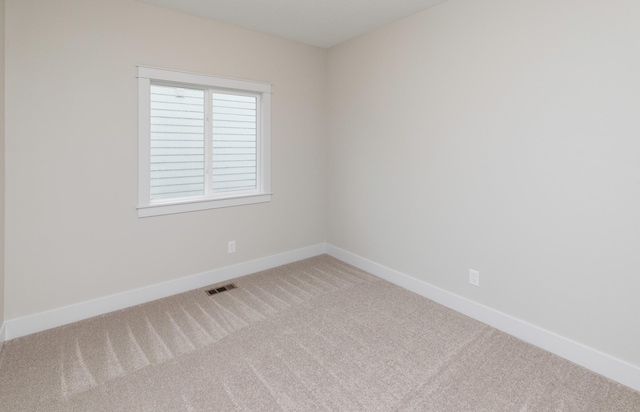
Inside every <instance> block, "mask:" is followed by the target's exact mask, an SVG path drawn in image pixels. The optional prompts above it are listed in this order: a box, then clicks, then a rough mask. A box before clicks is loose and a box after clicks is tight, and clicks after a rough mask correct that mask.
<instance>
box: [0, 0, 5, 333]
mask: <svg viewBox="0 0 640 412" xmlns="http://www.w3.org/2000/svg"><path fill="white" fill-rule="evenodd" d="M4 199H5V196H4V0H0V328H2V324H3V322H4Z"/></svg>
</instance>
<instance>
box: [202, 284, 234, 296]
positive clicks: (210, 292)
mask: <svg viewBox="0 0 640 412" xmlns="http://www.w3.org/2000/svg"><path fill="white" fill-rule="evenodd" d="M236 288H237V286H236V285H234V284H233V283H229V284H228V285H224V286H220V287H219V288H215V289H209V290H208V291H207V295H209V296H211V295H215V294H217V293H222V292H226V291H228V290H231V289H236Z"/></svg>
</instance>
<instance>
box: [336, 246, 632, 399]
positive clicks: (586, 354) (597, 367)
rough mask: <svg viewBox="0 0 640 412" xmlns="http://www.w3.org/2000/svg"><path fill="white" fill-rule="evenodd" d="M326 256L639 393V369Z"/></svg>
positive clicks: (450, 296)
mask: <svg viewBox="0 0 640 412" xmlns="http://www.w3.org/2000/svg"><path fill="white" fill-rule="evenodd" d="M326 253H327V254H329V255H331V256H333V257H335V258H336V259H340V260H342V261H344V262H346V263H349V264H351V265H353V266H355V267H357V268H359V269H362V270H364V271H367V272H369V273H371V274H373V275H376V276H378V277H380V278H382V279H385V280H387V281H389V282H391V283H394V284H396V285H398V286H401V287H403V288H405V289H408V290H410V291H412V292H414V293H417V294H419V295H421V296H424V297H426V298H428V299H431V300H433V301H434V302H437V303H440V304H441V305H444V306H446V307H448V308H451V309H453V310H455V311H457V312H460V313H463V314H465V315H467V316H469V317H471V318H473V319H476V320H478V321H480V322H483V323H486V324H487V325H490V326H493V327H494V328H496V329H499V330H501V331H503V332H506V333H508V334H510V335H512V336H515V337H517V338H519V339H521V340H523V341H525V342H528V343H531V344H532V345H535V346H537V347H539V348H542V349H544V350H547V351H549V352H551V353H554V354H556V355H558V356H560V357H562V358H564V359H567V360H569V361H571V362H573V363H576V364H578V365H580V366H583V367H585V368H587V369H589V370H591V371H593V372H596V373H598V374H600V375H603V376H606V377H607V378H609V379H612V380H614V381H616V382H619V383H621V384H623V385H626V386H628V387H630V388H633V389H635V390H637V391H640V368H639V367H637V366H635V365H632V364H630V363H627V362H625V361H623V360H620V359H617V358H614V357H613V356H610V355H607V354H605V353H602V352H599V351H597V350H595V349H592V348H589V347H587V346H584V345H583V344H580V343H578V342H574V341H572V340H570V339H567V338H565V337H562V336H559V335H556V334H555V333H552V332H549V331H547V330H544V329H542V328H539V327H537V326H534V325H532V324H530V323H527V322H525V321H523V320H520V319H516V318H514V317H512V316H509V315H507V314H504V313H502V312H499V311H497V310H494V309H491V308H489V307H487V306H484V305H481V304H479V303H476V302H474V301H471V300H469V299H466V298H464V297H462V296H459V295H456V294H454V293H451V292H448V291H446V290H444V289H440V288H438V287H436V286H433V285H430V284H428V283H426V282H423V281H421V280H418V279H415V278H413V277H411V276H408V275H405V274H404V273H400V272H398V271H396V270H393V269H390V268H388V267H385V266H382V265H380V264H378V263H375V262H373V261H371V260H368V259H365V258H363V257H360V256H358V255H355V254H353V253H351V252H347V251H346V250H343V249H340V248H338V247H336V246H333V245H330V244H327V246H326Z"/></svg>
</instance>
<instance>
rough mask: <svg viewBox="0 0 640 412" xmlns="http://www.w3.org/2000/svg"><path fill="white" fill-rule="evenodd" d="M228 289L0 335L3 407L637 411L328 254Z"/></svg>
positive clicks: (626, 398)
mask: <svg viewBox="0 0 640 412" xmlns="http://www.w3.org/2000/svg"><path fill="white" fill-rule="evenodd" d="M225 283H230V282H225ZM233 283H234V284H235V285H236V286H237V289H233V290H229V291H226V292H223V293H219V294H215V295H212V296H209V295H207V294H206V293H205V289H209V288H202V289H198V290H194V291H190V292H187V293H183V294H179V295H175V296H172V297H169V298H166V299H161V300H158V301H154V302H150V303H147V304H144V305H139V306H136V307H132V308H128V309H125V310H121V311H118V312H114V313H110V314H107V315H103V316H99V317H95V318H91V319H87V320H84V321H81V322H77V323H74V324H71V325H66V326H63V327H59V328H56V329H51V330H48V331H44V332H40V333H37V334H33V335H29V336H25V337H22V338H18V339H13V340H10V341H8V342H6V343H5V346H4V349H3V350H2V352H1V353H0V410H3V411H12V412H13V411H16V412H17V411H109V412H113V411H314V410H321V411H324V410H334V411H395V410H401V411H548V410H554V411H640V393H638V392H636V391H634V390H632V389H630V388H627V387H625V386H622V385H620V384H618V383H615V382H613V381H611V380H608V379H607V378H604V377H602V376H600V375H597V374H595V373H593V372H590V371H588V370H586V369H584V368H582V367H580V366H577V365H575V364H572V363H570V362H569V361H566V360H564V359H562V358H559V357H557V356H555V355H553V354H551V353H548V352H545V351H543V350H541V349H539V348H536V347H534V346H532V345H530V344H527V343H525V342H522V341H520V340H518V339H516V338H514V337H512V336H509V335H507V334H505V333H502V332H500V331H498V330H496V329H494V328H492V327H489V326H487V325H484V324H482V323H480V322H477V321H475V320H473V319H470V318H468V317H466V316H464V315H461V314H459V313H457V312H454V311H452V310H450V309H447V308H445V307H443V306H441V305H439V304H436V303H434V302H432V301H430V300H428V299H425V298H423V297H421V296H419V295H416V294H414V293H412V292H409V291H407V290H404V289H402V288H400V287H397V286H395V285H392V284H390V283H388V282H386V281H384V280H381V279H379V278H376V277H375V276H373V275H370V274H368V273H366V272H363V271H361V270H358V269H356V268H354V267H352V266H350V265H348V264H346V263H343V262H341V261H339V260H336V259H334V258H331V257H329V256H326V255H323V256H318V257H314V258H311V259H307V260H303V261H300V262H296V263H292V264H289V265H285V266H281V267H278V268H274V269H270V270H267V271H263V272H259V273H256V274H252V275H249V276H244V277H241V278H238V279H235V280H234V281H233Z"/></svg>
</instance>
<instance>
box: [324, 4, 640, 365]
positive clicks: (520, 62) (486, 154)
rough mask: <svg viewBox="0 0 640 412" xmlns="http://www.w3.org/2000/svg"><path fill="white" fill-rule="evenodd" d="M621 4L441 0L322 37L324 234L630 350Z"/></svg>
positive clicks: (638, 95)
mask: <svg viewBox="0 0 640 412" xmlns="http://www.w3.org/2000/svg"><path fill="white" fill-rule="evenodd" d="M639 21H640V2H638V1H637V0H615V1H610V0H536V1H533V0H526V1H525V0H515V1H514V0H483V1H477V0H451V1H448V2H446V3H444V4H442V5H439V6H437V7H435V8H433V9H430V10H427V11H425V12H423V13H420V14H417V15H414V16H412V17H409V18H407V19H405V20H402V21H400V22H397V23H395V24H392V25H389V26H386V27H384V28H382V29H379V30H377V31H374V32H372V33H369V34H367V35H365V36H362V37H360V38H358V39H355V40H353V41H350V42H347V43H344V44H342V45H340V46H338V47H335V48H333V49H331V50H330V53H329V63H328V67H329V85H330V93H329V118H330V122H329V136H330V140H329V143H328V159H327V173H328V183H327V185H328V186H327V191H328V212H327V241H328V242H329V243H331V244H334V245H336V246H338V247H341V248H344V249H346V250H348V251H350V252H353V253H356V254H358V255H360V256H363V257H365V258H368V259H371V260H373V261H375V262H378V263H380V264H383V265H385V266H388V267H390V268H393V269H396V270H398V271H401V272H404V273H406V274H408V275H410V276H413V277H415V278H418V279H421V280H424V281H426V282H428V283H430V284H433V285H435V286H438V287H441V288H443V289H446V290H448V291H451V292H453V293H455V294H458V295H461V296H464V297H467V298H469V299H471V300H473V301H476V302H479V303H481V304H484V305H486V306H489V307H491V308H494V309H496V310H499V311H502V312H504V313H507V314H509V315H512V316H514V317H516V318H519V319H522V320H524V321H527V322H530V323H532V324H534V325H537V326H540V327H542V328H544V329H547V330H549V331H552V332H555V333H557V334H559V335H561V336H564V337H566V338H569V339H572V340H575V341H577V342H581V343H583V344H585V345H587V346H590V347H592V348H595V349H597V350H600V351H602V352H605V353H607V354H610V355H613V356H615V357H617V358H620V359H623V360H625V361H627V362H629V363H631V364H634V365H636V366H640V351H638V348H640V328H638V327H637V325H638V314H639V313H640V298H639V297H638V293H639V291H640V252H639V251H640V212H639V211H640V161H639V160H640V138H639V136H640V116H639V114H640V75H639V73H640V53H638V50H640V40H639V39H640V25H639V24H638V22H639ZM469 268H474V269H477V270H479V271H480V275H481V286H480V288H476V287H474V286H471V285H469V283H468V270H469Z"/></svg>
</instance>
